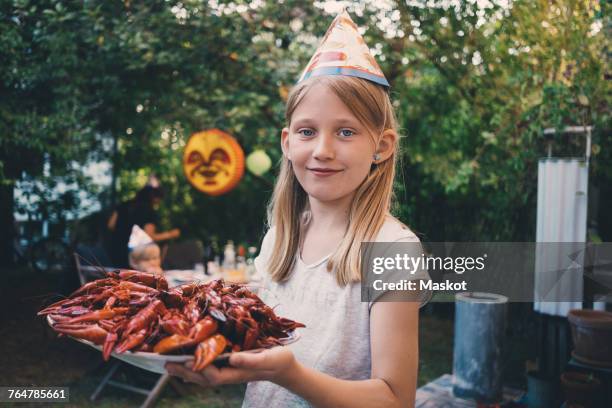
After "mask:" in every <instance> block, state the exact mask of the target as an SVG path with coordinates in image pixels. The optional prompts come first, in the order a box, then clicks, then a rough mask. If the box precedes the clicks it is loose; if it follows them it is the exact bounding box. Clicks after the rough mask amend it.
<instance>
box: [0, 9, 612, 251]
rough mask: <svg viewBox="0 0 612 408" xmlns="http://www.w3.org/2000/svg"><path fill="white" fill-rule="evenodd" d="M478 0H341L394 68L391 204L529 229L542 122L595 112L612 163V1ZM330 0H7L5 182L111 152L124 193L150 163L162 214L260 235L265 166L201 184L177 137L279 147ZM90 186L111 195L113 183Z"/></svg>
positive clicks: (415, 221)
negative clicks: (224, 182) (230, 185)
mask: <svg viewBox="0 0 612 408" xmlns="http://www.w3.org/2000/svg"><path fill="white" fill-rule="evenodd" d="M478 3H480V5H478V4H477V2H475V1H474V2H449V1H445V2H439V1H408V2H403V1H397V2H391V7H387V8H384V7H382V6H378V5H375V4H373V3H366V4H362V3H351V5H350V7H349V12H351V14H352V15H353V17H354V19H355V21H356V22H357V24H358V25H359V26H361V27H364V28H367V29H366V30H365V32H364V37H365V40H366V42H367V43H368V44H369V45H370V47H371V49H372V50H373V51H374V52H375V53H376V54H378V55H377V58H378V59H379V62H380V64H381V66H382V68H383V70H384V71H385V73H386V74H387V76H388V79H389V80H390V82H391V84H392V91H391V92H392V98H393V100H394V101H395V104H396V108H397V113H398V116H399V119H400V124H401V133H402V135H403V136H404V137H403V139H402V154H401V159H402V160H401V162H402V169H401V171H400V172H399V176H400V177H398V183H397V188H396V192H397V194H396V196H397V206H396V209H395V210H396V213H397V214H398V215H399V216H400V217H401V218H402V219H403V221H405V222H407V223H408V224H409V225H411V226H412V227H413V228H414V229H415V230H417V231H419V232H422V233H424V234H425V236H426V237H427V238H428V239H434V240H451V239H455V240H488V239H498V240H524V239H533V238H534V225H535V191H536V177H537V174H536V169H537V159H538V157H541V156H543V155H544V154H545V140H544V138H543V135H542V130H543V129H544V128H547V127H555V128H559V129H560V128H562V127H563V126H565V125H593V126H595V129H596V132H595V135H594V137H595V139H594V144H593V150H592V153H593V158H594V160H593V172H592V175H593V177H594V179H595V180H597V181H598V183H600V184H604V182H605V181H607V182H608V183H609V180H610V178H612V168H611V166H610V160H609V159H610V155H611V152H610V149H609V146H610V143H609V142H610V137H611V136H610V132H609V127H610V126H609V119H610V118H609V112H608V109H607V107H608V102H609V98H610V92H609V90H610V89H609V88H610V87H609V81H608V78H606V75H609V72H607V71H606V69H607V65H606V60H605V58H606V52H607V43H606V33H607V34H609V20H608V18H607V15H606V10H605V7H606V6H605V2H600V3H598V2H594V1H587V0H581V1H577V0H576V1H574V0H565V1H557V2H549V1H544V0H538V1H516V2H513V3H512V4H511V5H510V6H509V7H506V6H503V5H501V4H497V3H494V2H492V3H491V4H488V5H485V6H484V7H483V5H482V2H478ZM323 6H324V4H319V3H310V2H303V1H294V0H292V1H285V2H284V3H283V4H278V3H277V2H272V1H261V2H245V1H213V2H208V1H195V0H193V1H192V0H190V1H180V2H179V1H151V2H131V1H129V0H126V1H123V2H119V1H107V2H68V1H60V0H46V1H36V2H34V1H27V0H13V1H6V0H5V1H3V2H2V4H1V5H0V12H1V17H0V61H1V64H2V66H1V69H0V76H1V78H2V81H1V82H0V93H1V95H2V98H1V99H0V118H1V120H0V155H1V157H0V158H1V161H0V164H1V166H0V178H1V180H2V183H3V185H4V186H7V185H11V183H13V182H14V181H15V180H18V179H21V178H23V177H29V178H43V177H42V175H43V171H42V169H43V162H44V161H45V160H47V161H48V162H49V163H50V168H51V173H52V175H54V176H59V177H72V178H73V180H74V181H75V182H76V183H77V184H78V185H79V186H81V187H88V186H89V187H91V185H92V183H91V181H90V180H87V179H86V178H83V177H82V176H81V175H78V174H76V175H75V173H78V169H79V167H78V166H75V163H85V162H87V161H98V160H111V161H113V163H114V164H115V172H116V173H115V175H116V178H117V180H118V187H119V196H118V197H117V198H118V199H126V198H128V197H130V196H131V195H132V194H133V193H134V191H135V190H136V189H138V188H140V187H141V186H142V185H143V183H144V180H145V179H146V177H147V175H148V174H149V173H156V174H157V175H158V176H159V177H160V178H161V181H162V184H163V185H164V186H165V187H166V189H167V190H168V194H167V199H166V203H165V205H164V207H163V220H164V223H165V224H166V226H170V225H176V226H181V227H183V230H184V231H185V232H186V233H187V235H188V236H189V235H191V236H196V237H203V236H210V235H218V236H219V237H220V238H222V239H227V238H234V239H238V240H242V241H250V242H256V241H257V239H258V238H259V237H260V236H261V232H262V228H263V219H264V214H265V204H266V201H267V200H268V198H269V195H270V192H271V186H272V184H273V180H274V177H273V174H268V175H266V176H265V177H263V178H258V177H255V176H253V175H251V174H246V175H245V177H244V180H243V181H242V182H241V183H240V185H239V186H238V187H237V188H236V189H235V190H234V191H232V192H231V193H229V194H227V195H225V196H222V197H218V198H211V197H207V196H204V195H202V194H201V193H199V192H197V191H196V190H195V189H193V188H191V187H190V186H189V185H188V184H187V182H186V180H185V178H184V176H183V174H182V169H181V156H182V147H183V146H184V145H185V143H186V140H187V138H188V137H189V135H190V134H192V133H193V132H195V131H198V130H202V129H206V128H212V127H218V128H221V129H224V130H226V131H228V132H229V133H231V134H233V135H235V136H236V137H237V139H238V140H239V142H240V143H241V145H242V146H243V148H244V150H245V152H246V153H247V154H248V153H249V152H250V151H252V150H253V149H255V148H263V149H265V150H266V151H267V152H268V154H269V155H270V156H271V157H272V159H273V161H274V162H277V161H278V160H279V158H280V154H281V153H280V147H279V143H278V142H279V134H280V129H281V128H282V126H283V125H284V123H283V122H284V119H283V102H284V98H285V97H286V94H287V91H288V89H289V88H290V87H291V86H292V84H293V83H294V82H295V79H296V78H297V76H298V75H299V73H300V70H301V69H302V68H303V67H304V65H305V64H306V62H307V61H308V58H309V57H310V55H311V54H312V52H313V51H314V49H315V47H316V45H317V42H318V39H319V38H320V37H321V36H322V35H323V33H324V32H325V30H326V28H327V26H328V25H329V23H330V21H331V19H332V18H333V14H330V13H328V12H326V11H325V9H324V7H323ZM113 141H116V142H117V144H116V146H117V148H116V151H114V150H113V148H112V146H113ZM582 143H583V141H582V140H581V138H580V137H574V138H569V137H564V136H558V137H556V138H555V141H554V150H555V152H556V153H559V154H564V155H567V154H574V155H575V154H581V152H582V151H583V150H584V147H583V144H582ZM93 192H94V193H97V192H96V191H93ZM99 193H100V195H99V199H100V201H101V202H102V203H103V204H104V206H106V207H108V205H110V189H106V190H104V191H101V192H99ZM77 204H78V202H77Z"/></svg>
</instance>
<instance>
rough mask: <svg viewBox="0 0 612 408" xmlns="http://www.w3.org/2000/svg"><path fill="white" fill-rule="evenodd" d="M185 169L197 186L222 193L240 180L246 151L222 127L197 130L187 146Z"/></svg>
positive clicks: (192, 182)
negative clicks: (221, 129) (219, 128)
mask: <svg viewBox="0 0 612 408" xmlns="http://www.w3.org/2000/svg"><path fill="white" fill-rule="evenodd" d="M183 169H184V171H185V176H187V179H188V180H189V182H190V183H191V184H192V185H193V186H194V187H195V188H197V189H198V190H200V191H202V192H204V193H206V194H209V195H220V194H223V193H225V192H227V191H229V190H231V189H232V188H234V187H235V186H236V184H238V182H239V181H240V178H241V177H242V175H243V173H244V153H243V152H242V148H241V147H240V145H239V144H238V142H237V141H236V139H234V138H233V137H232V136H230V135H229V134H227V133H225V132H222V131H220V130H218V129H212V130H207V131H204V132H199V133H195V134H194V135H192V136H191V138H189V141H188V142H187V146H185V153H184V155H183Z"/></svg>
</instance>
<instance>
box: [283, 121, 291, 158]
mask: <svg viewBox="0 0 612 408" xmlns="http://www.w3.org/2000/svg"><path fill="white" fill-rule="evenodd" d="M281 149H282V150H283V155H284V156H285V157H286V158H287V160H291V156H290V155H289V128H283V130H282V131H281Z"/></svg>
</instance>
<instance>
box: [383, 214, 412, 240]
mask: <svg viewBox="0 0 612 408" xmlns="http://www.w3.org/2000/svg"><path fill="white" fill-rule="evenodd" d="M395 241H405V242H419V241H420V240H419V238H418V237H417V235H416V234H415V233H414V232H412V230H411V229H410V228H409V227H408V226H407V225H406V224H404V223H403V222H401V221H400V220H398V219H397V218H395V217H394V216H392V215H391V214H389V215H387V217H386V218H385V222H384V224H383V225H382V227H381V228H380V231H378V235H377V236H376V242H395Z"/></svg>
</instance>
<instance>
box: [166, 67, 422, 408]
mask: <svg viewBox="0 0 612 408" xmlns="http://www.w3.org/2000/svg"><path fill="white" fill-rule="evenodd" d="M286 121H287V127H286V128H284V129H283V130H282V133H281V147H282V151H283V159H282V164H281V169H280V174H279V177H278V180H277V182H276V186H275V189H274V193H273V197H272V200H271V203H270V206H269V212H268V224H269V230H268V232H267V234H266V235H265V237H264V241H263V244H262V249H261V253H260V255H259V256H258V258H257V259H256V261H255V265H256V267H257V269H258V270H260V271H263V272H264V273H265V274H266V280H265V286H266V287H267V289H268V290H265V291H263V295H262V297H263V300H264V301H265V302H267V303H268V304H271V305H276V304H277V305H278V306H277V307H276V309H275V310H276V312H277V313H278V314H279V315H281V316H286V317H288V318H291V319H294V320H297V321H299V322H302V323H305V324H306V328H305V329H300V334H301V338H300V340H299V341H297V342H296V343H294V344H291V345H289V346H285V347H276V348H273V349H270V350H266V351H264V352H261V353H258V354H253V353H235V354H233V355H232V357H231V358H230V364H231V367H228V368H221V369H219V368H216V367H214V366H210V367H207V368H206V369H205V370H204V371H203V372H201V373H193V372H192V371H191V370H190V369H189V366H187V367H184V366H178V365H169V366H168V371H169V372H170V373H171V374H175V375H180V376H182V377H183V378H184V379H185V380H187V381H191V382H195V383H198V384H201V385H203V386H209V385H212V386H215V385H220V384H229V383H240V382H249V384H248V387H247V392H246V396H245V400H244V405H243V406H245V407H268V408H273V407H294V406H310V405H313V406H320V407H410V406H413V405H414V399H415V391H416V380H417V368H418V310H419V305H420V303H419V302H375V303H373V304H372V303H367V302H361V292H360V284H359V282H360V273H359V271H360V255H359V250H360V244H361V242H363V241H380V242H403V241H406V242H418V238H417V237H416V236H415V235H414V233H413V232H412V231H410V230H409V229H408V228H407V227H405V226H404V225H403V224H402V223H400V222H399V221H398V220H396V219H395V218H393V217H392V216H391V215H390V213H389V210H390V205H391V198H392V187H393V179H394V172H395V164H396V157H397V153H398V142H399V139H398V134H397V125H396V120H395V117H394V113H393V108H392V105H391V101H390V100H389V95H388V94H387V92H386V90H385V89H384V88H383V87H381V86H379V85H376V84H374V83H372V82H370V81H368V80H364V79H361V78H356V77H352V76H344V75H328V76H316V77H313V78H310V79H307V80H305V81H302V82H300V83H299V84H298V85H297V86H296V87H294V88H293V89H292V91H291V93H290V95H289V98H288V102H287V109H286ZM413 278H414V279H427V274H426V272H423V273H421V274H420V275H418V274H417V275H416V276H413Z"/></svg>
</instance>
